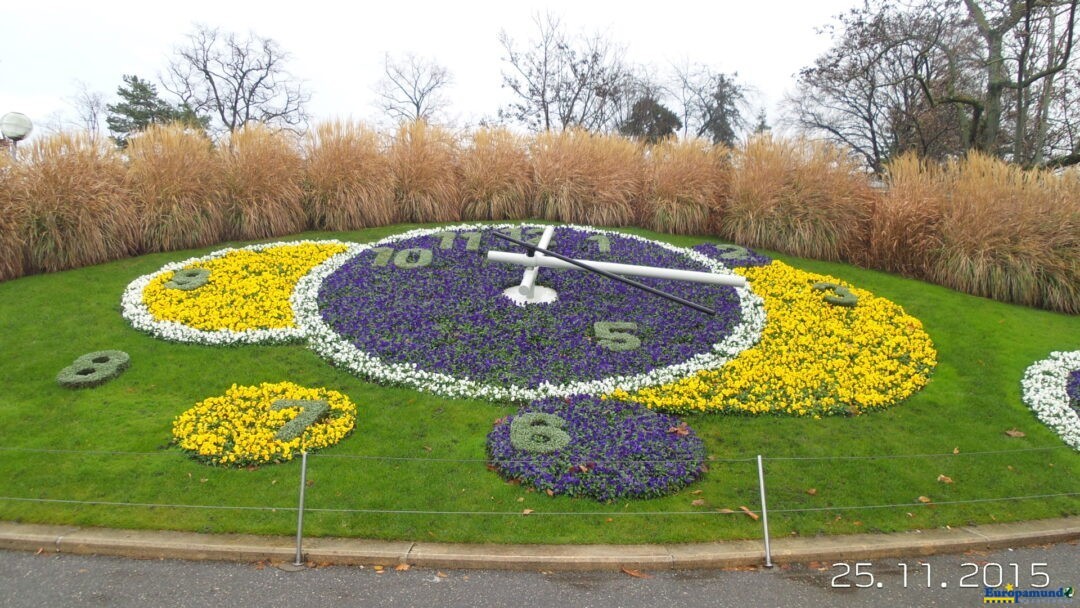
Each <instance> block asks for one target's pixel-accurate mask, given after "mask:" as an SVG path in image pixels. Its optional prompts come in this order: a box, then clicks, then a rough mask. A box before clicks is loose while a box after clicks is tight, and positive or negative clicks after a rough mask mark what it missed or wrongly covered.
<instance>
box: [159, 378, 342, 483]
mask: <svg viewBox="0 0 1080 608" xmlns="http://www.w3.org/2000/svg"><path fill="white" fill-rule="evenodd" d="M283 399H285V400H298V401H324V402H326V404H328V405H329V410H328V411H327V412H326V413H325V415H323V416H322V417H321V418H319V419H317V420H315V421H314V422H313V423H311V424H309V425H308V426H307V427H306V428H304V429H303V431H302V433H301V434H299V435H298V436H296V437H295V438H293V439H289V440H283V439H280V438H279V435H280V433H279V431H281V429H282V427H284V426H285V425H287V424H288V423H289V422H290V421H291V420H293V419H294V418H296V417H297V416H299V415H301V413H302V410H303V406H299V405H298V406H294V407H283V408H280V409H273V408H274V403H275V402H276V401H279V400H283ZM290 405H293V404H290ZM355 426H356V405H355V404H354V403H353V402H352V401H351V400H350V399H349V398H348V397H347V396H345V395H343V394H341V393H339V392H336V391H331V390H327V389H324V388H305V387H302V386H299V385H296V384H293V383H291V382H278V383H263V384H260V385H259V386H237V385H235V384H234V385H232V388H230V389H229V390H227V391H225V394H224V395H221V396H219V397H210V398H209V399H204V400H203V401H200V402H199V403H197V404H195V406H194V407H192V408H191V409H188V410H187V411H185V412H184V413H182V414H180V416H178V417H177V418H176V420H174V421H173V437H174V438H175V440H176V442H177V444H179V446H180V447H181V448H183V449H184V450H187V451H188V452H190V453H191V454H192V455H193V456H195V457H196V458H198V459H199V460H202V461H204V462H208V463H210V464H220V465H231V466H242V465H250V464H265V463H270V462H281V461H285V460H291V459H292V458H293V456H294V455H296V454H297V453H299V452H301V451H304V450H306V451H308V452H311V451H313V450H316V449H319V448H324V447H327V446H331V445H334V444H336V443H337V442H339V441H341V440H342V439H344V438H345V437H346V436H347V435H348V434H349V433H351V432H352V430H353V428H354V427H355Z"/></svg>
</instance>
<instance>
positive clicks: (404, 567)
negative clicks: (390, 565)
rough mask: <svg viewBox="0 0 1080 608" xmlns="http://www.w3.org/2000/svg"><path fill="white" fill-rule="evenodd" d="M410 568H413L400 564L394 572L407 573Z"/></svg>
mask: <svg viewBox="0 0 1080 608" xmlns="http://www.w3.org/2000/svg"><path fill="white" fill-rule="evenodd" d="M409 568H412V566H410V565H409V564H398V565H396V566H394V570H397V571H398V572H405V571H407V570H408V569H409Z"/></svg>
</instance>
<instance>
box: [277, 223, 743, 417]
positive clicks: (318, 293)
mask: <svg viewBox="0 0 1080 608" xmlns="http://www.w3.org/2000/svg"><path fill="white" fill-rule="evenodd" d="M495 229H498V230H505V231H511V232H512V231H514V230H517V231H519V232H518V234H521V232H520V231H521V230H522V227H521V226H520V225H509V224H507V225H501V226H486V225H460V226H452V227H448V228H436V229H425V230H414V231H410V232H407V233H404V234H401V235H395V236H393V237H390V238H387V239H384V240H382V241H379V242H378V243H375V244H374V246H371V247H367V246H356V247H354V248H352V250H350V251H349V252H347V253H344V254H341V255H338V256H335V257H334V258H332V259H331V260H329V261H327V262H326V263H325V264H323V265H322V266H320V267H319V268H316V269H315V270H314V271H312V273H311V274H309V275H308V276H306V277H305V278H304V279H302V280H301V281H300V284H299V285H298V287H297V290H296V294H295V295H294V301H293V305H294V309H295V311H296V319H297V323H298V325H300V327H302V328H303V329H304V331H305V332H306V333H307V335H308V337H309V339H310V340H311V344H312V347H313V348H314V349H315V350H316V351H317V352H318V353H319V354H321V355H322V356H324V357H326V358H327V359H329V360H330V361H332V362H333V363H335V364H337V365H340V366H342V367H345V368H346V369H349V370H350V371H352V372H354V373H356V374H359V375H361V376H364V377H367V378H371V379H374V380H378V381H383V382H390V383H395V384H404V385H407V386H411V387H414V388H417V389H420V390H426V391H431V392H434V393H437V394H440V395H444V396H449V397H479V398H486V399H493V400H512V401H526V400H531V399H536V398H542V397H545V396H565V395H573V394H599V393H603V392H608V391H611V390H613V389H615V388H616V387H624V388H629V389H634V388H638V387H642V386H648V385H652V384H659V383H663V382H670V381H672V380H675V379H677V378H680V377H684V376H686V375H688V374H692V373H694V372H696V371H698V370H702V369H710V368H715V367H719V366H721V365H723V364H724V363H725V362H727V361H728V360H730V358H731V356H732V355H734V354H735V353H738V352H739V351H741V350H743V349H745V348H747V347H749V346H751V345H752V344H753V343H754V342H755V341H756V340H757V337H758V335H759V334H760V331H761V327H762V325H763V324H764V314H763V309H762V306H761V300H760V298H758V297H757V296H755V295H754V294H753V293H752V292H751V291H750V290H749V289H747V288H745V287H740V288H733V287H727V286H721V285H708V284H702V283H688V282H684V281H675V280H668V279H653V278H645V279H641V282H643V283H646V284H649V285H651V286H653V287H657V288H659V289H662V290H664V291H667V292H669V293H673V294H675V295H678V296H681V297H683V298H686V299H689V300H692V301H694V302H697V303H699V304H703V305H706V306H709V307H712V308H713V309H715V310H716V311H717V312H718V314H717V315H715V316H709V315H705V314H702V313H699V312H696V311H693V310H690V309H687V308H684V307H683V306H681V305H679V304H676V303H673V302H670V301H668V300H665V299H662V298H659V297H657V296H655V295H652V294H649V293H646V292H644V291H641V290H638V289H635V288H633V287H630V286H627V285H624V284H622V283H619V282H615V281H612V280H610V279H607V278H604V277H600V276H598V275H595V274H592V273H589V272H584V271H578V270H570V269H568V270H554V269H549V268H545V269H541V270H540V271H539V277H538V279H537V284H538V285H542V286H545V287H548V288H551V289H554V290H555V291H556V292H557V294H558V296H557V299H556V300H555V301H554V302H551V303H535V304H527V305H519V304H518V303H515V302H514V301H513V300H511V299H510V298H507V297H505V296H504V295H503V292H504V290H506V289H507V288H511V287H513V286H515V285H517V284H518V283H520V282H521V278H522V273H523V271H524V268H523V267H521V266H514V265H510V264H498V263H489V262H488V260H487V258H486V256H485V253H484V252H486V251H487V250H489V249H494V250H505V251H511V252H515V251H516V252H524V248H521V247H517V246H514V245H511V244H509V243H507V242H505V241H502V240H500V239H498V238H496V237H494V236H493V235H492V234H491V232H492V231H493V230H495ZM542 229H543V227H542V226H531V227H526V228H525V232H524V235H525V236H526V237H532V238H534V239H535V238H536V237H537V235H538V234H539V232H540V231H542ZM530 230H531V231H532V232H530ZM554 234H555V236H554V241H553V242H552V244H551V245H550V249H551V250H553V251H556V252H558V253H561V254H563V255H567V256H570V257H575V258H579V259H587V260H594V261H605V262H618V263H626V264H637V265H646V266H658V267H664V268H678V269H688V270H697V271H703V272H714V273H727V272H728V270H727V269H726V268H725V267H724V266H723V265H722V264H720V263H718V262H716V261H714V260H710V259H709V258H708V257H707V256H704V255H702V254H700V253H697V252H693V251H690V250H687V249H682V248H679V247H674V246H672V245H668V244H666V243H660V242H657V241H651V240H648V239H644V238H641V237H636V236H632V235H624V234H619V233H614V232H604V231H599V230H595V229H592V228H588V227H581V226H559V227H557V228H556V230H555V233H554Z"/></svg>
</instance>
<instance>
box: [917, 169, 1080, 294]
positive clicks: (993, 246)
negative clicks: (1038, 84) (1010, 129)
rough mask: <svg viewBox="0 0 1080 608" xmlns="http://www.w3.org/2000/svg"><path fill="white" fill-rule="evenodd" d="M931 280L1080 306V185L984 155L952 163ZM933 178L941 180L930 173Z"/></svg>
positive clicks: (945, 178)
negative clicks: (939, 248) (938, 247)
mask: <svg viewBox="0 0 1080 608" xmlns="http://www.w3.org/2000/svg"><path fill="white" fill-rule="evenodd" d="M938 175H939V177H938V181H937V183H936V184H935V185H936V187H935V188H934V189H933V191H935V192H938V193H939V196H942V197H944V198H945V204H943V205H942V216H941V220H940V226H939V229H938V233H939V238H940V239H941V251H940V253H939V254H937V255H935V256H934V258H933V260H932V265H931V266H930V268H929V276H928V278H929V279H930V280H931V281H934V282H936V283H938V284H941V285H945V286H947V287H952V288H953V289H957V290H960V291H964V292H967V293H971V294H975V295H979V296H985V297H989V298H993V299H995V300H1000V301H1003V302H1014V303H1017V304H1024V305H1027V306H1043V307H1046V308H1050V309H1052V310H1058V311H1061V312H1066V313H1078V312H1080V184H1078V183H1077V180H1076V175H1075V174H1065V175H1055V174H1053V173H1051V172H1047V171H1029V170H1024V169H1021V168H1019V167H1017V166H1015V165H1009V164H1006V163H1004V162H1002V161H1000V160H997V159H994V158H990V157H988V156H985V155H982V154H977V153H973V154H969V155H968V156H967V157H966V158H964V159H962V160H958V161H953V162H950V163H948V164H947V165H946V166H945V167H944V170H943V172H942V173H940V174H938ZM926 179H931V180H932V179H934V174H931V173H927V174H926Z"/></svg>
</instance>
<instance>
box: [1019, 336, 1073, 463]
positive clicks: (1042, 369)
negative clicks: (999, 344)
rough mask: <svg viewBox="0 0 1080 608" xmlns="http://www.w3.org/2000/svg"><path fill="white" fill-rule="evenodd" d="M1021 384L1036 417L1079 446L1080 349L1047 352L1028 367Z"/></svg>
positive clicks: (1066, 441)
mask: <svg viewBox="0 0 1080 608" xmlns="http://www.w3.org/2000/svg"><path fill="white" fill-rule="evenodd" d="M1021 384H1022V386H1023V397H1024V403H1026V404H1027V405H1028V407H1030V408H1031V409H1032V410H1034V411H1035V415H1036V416H1038V417H1039V420H1041V421H1042V422H1043V424H1045V425H1046V426H1048V427H1050V428H1052V429H1054V432H1056V433H1057V434H1058V435H1060V436H1061V438H1062V439H1064V440H1065V443H1067V444H1069V445H1070V446H1072V447H1073V448H1075V449H1077V450H1080V350H1074V351H1061V352H1054V353H1050V357H1049V358H1048V359H1043V360H1042V361H1039V362H1037V363H1035V364H1034V365H1032V366H1031V367H1029V368H1027V371H1026V372H1024V379H1023V381H1022V383H1021Z"/></svg>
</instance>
